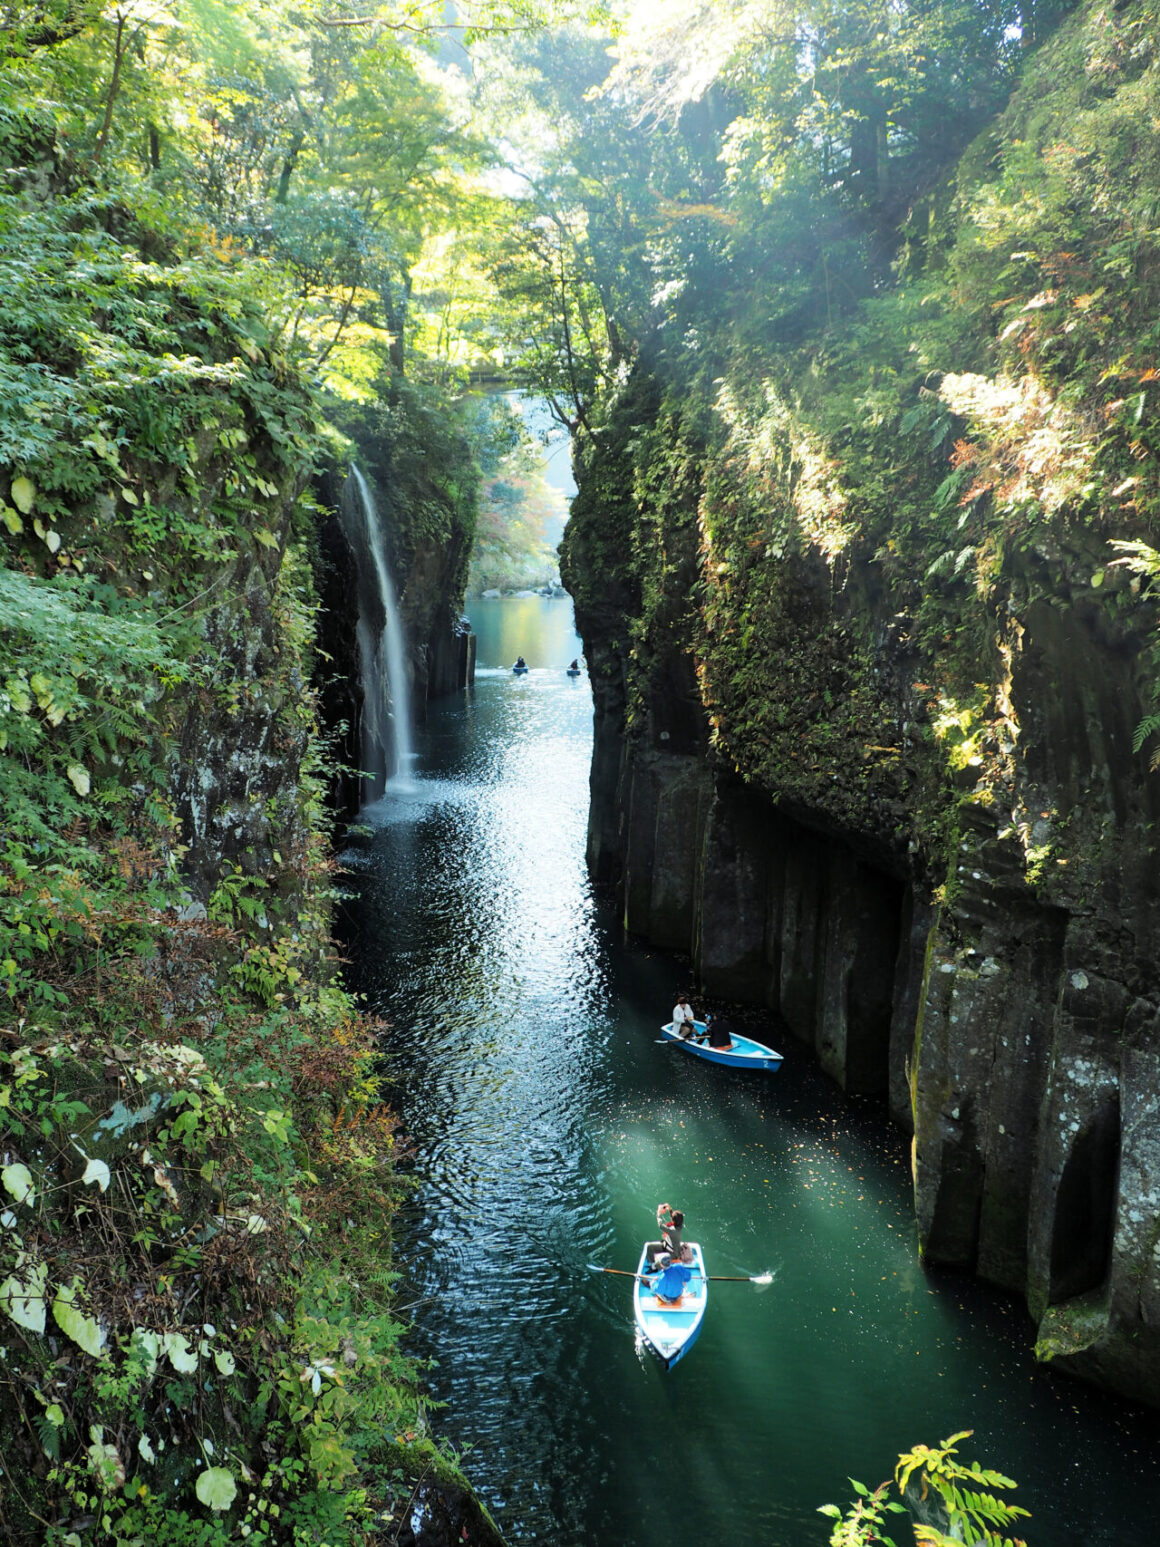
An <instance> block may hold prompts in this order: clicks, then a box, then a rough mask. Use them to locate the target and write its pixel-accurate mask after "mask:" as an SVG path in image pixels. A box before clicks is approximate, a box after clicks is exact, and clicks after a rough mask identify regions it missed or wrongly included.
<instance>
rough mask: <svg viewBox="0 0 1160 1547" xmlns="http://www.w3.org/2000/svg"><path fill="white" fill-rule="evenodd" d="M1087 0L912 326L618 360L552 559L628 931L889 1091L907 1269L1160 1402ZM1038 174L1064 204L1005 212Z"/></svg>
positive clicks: (1140, 282)
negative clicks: (591, 717) (960, 1272)
mask: <svg viewBox="0 0 1160 1547" xmlns="http://www.w3.org/2000/svg"><path fill="white" fill-rule="evenodd" d="M1101 17H1102V19H1101ZM1101 17H1097V16H1096V15H1095V13H1094V12H1090V13H1085V14H1084V15H1082V16H1080V17H1077V18H1076V20H1075V22H1074V24H1073V25H1071V26H1069V27H1067V28H1065V29H1064V30H1063V31H1062V32H1061V33H1060V35H1059V37H1058V39H1057V40H1056V42H1055V43H1054V44H1053V45H1051V46H1049V47H1048V48H1047V49H1046V50H1044V51H1043V54H1042V56H1041V58H1040V60H1039V63H1038V65H1037V66H1036V67H1035V68H1034V69H1033V70H1032V71H1031V73H1030V76H1029V78H1028V80H1027V83H1026V86H1025V88H1024V93H1023V94H1021V95H1020V96H1019V97H1017V98H1016V99H1015V100H1014V101H1013V103H1012V104H1011V106H1010V108H1009V109H1008V111H1007V114H1006V116H1005V117H1004V118H1003V119H1002V120H1000V122H999V123H998V124H997V125H996V126H995V127H994V129H993V130H992V131H990V132H989V133H988V135H987V136H985V137H984V140H985V144H981V145H980V146H977V147H975V149H974V150H973V151H972V152H971V153H970V155H968V157H967V158H966V160H965V161H964V163H963V165H962V167H961V168H960V171H959V179H958V187H957V193H956V195H955V199H956V224H955V228H954V231H953V232H952V234H951V235H950V236H949V237H948V246H947V248H946V250H945V251H944V252H943V254H942V255H941V259H940V262H939V265H938V268H937V271H935V270H932V269H931V268H929V267H928V268H927V269H926V270H924V272H923V273H922V275H921V276H920V277H919V279H918V281H917V284H918V286H920V287H921V292H922V302H921V304H922V306H923V307H925V308H928V310H927V312H926V313H925V316H926V317H927V318H928V319H930V318H933V316H934V314H935V313H938V315H939V317H940V318H941V323H940V325H939V326H934V327H930V328H928V326H927V323H926V322H925V321H923V320H921V318H920V314H919V312H918V311H917V310H916V309H915V308H914V305H913V303H914V301H915V299H916V293H917V292H916V291H913V290H910V289H908V285H907V283H906V282H901V283H899V284H898V285H897V288H896V290H895V291H894V293H893V295H892V296H891V297H890V298H877V299H876V300H875V301H874V302H873V303H872V304H866V305H863V306H861V307H857V308H854V307H851V309H850V310H849V312H848V313H847V314H846V316H845V318H844V320H842V321H841V322H839V323H838V324H836V325H835V331H834V332H831V333H828V334H827V336H826V338H825V339H824V340H815V341H813V342H812V343H811V342H808V341H807V342H806V343H804V344H800V345H795V347H794V348H793V350H792V351H791V350H788V349H786V348H782V349H781V350H780V351H778V350H777V349H775V348H774V347H773V346H772V345H771V346H770V353H769V356H768V358H767V359H766V360H765V361H764V362H763V363H764V367H765V369H764V370H760V369H758V368H757V367H755V365H754V362H753V360H752V358H748V359H746V360H744V361H740V360H734V361H733V362H732V363H731V364H727V365H726V367H725V369H724V371H723V374H721V375H719V376H718V377H717V378H716V380H715V381H714V384H713V387H712V389H709V390H707V389H706V388H705V387H704V385H703V384H702V383H703V376H702V377H699V378H698V377H695V376H693V375H690V374H686V375H683V376H682V374H681V372H680V369H679V367H675V366H674V364H673V362H672V356H671V353H670V354H669V355H664V354H662V353H661V352H660V351H659V350H658V351H656V352H655V353H654V354H651V355H650V351H649V349H648V348H647V347H643V348H642V351H641V354H640V357H639V359H638V362H637V364H636V366H635V368H634V371H633V373H632V374H631V376H630V377H629V378H628V380H627V381H626V382H625V383H624V384H623V385H622V387H621V388H620V390H619V392H618V394H617V395H616V397H615V398H614V399H613V400H611V401H610V402H609V403H607V404H606V405H605V411H604V416H603V419H602V421H601V424H600V426H599V429H598V433H597V434H596V436H595V437H594V438H592V439H590V440H588V441H587V442H586V443H585V444H584V445H583V446H582V447H581V448H580V449H579V452H578V457H577V462H578V481H579V485H580V493H579V495H578V497H577V499H576V501H575V504H574V507H573V514H572V521H571V524H570V527H569V530H568V533H567V535H566V538H565V545H564V565H563V574H564V578H565V583H566V584H567V585H568V587H569V589H570V590H571V591H572V592H573V595H574V597H575V600H576V610H577V620H578V626H579V629H580V632H581V634H582V636H583V638H584V643H585V650H586V653H587V657H588V662H589V668H590V676H591V680H592V686H593V694H594V699H595V727H596V744H595V753H594V761H593V769H592V816H591V824H590V829H589V861H590V866H591V869H592V872H593V874H594V876H595V877H596V878H597V879H598V880H600V881H602V882H607V883H611V884H614V885H615V886H616V887H617V888H618V890H619V895H620V897H621V899H622V903H623V914H624V920H625V924H626V926H627V927H628V928H629V929H630V930H631V931H632V932H634V933H636V934H639V935H641V936H643V937H645V938H647V939H649V940H651V941H653V942H655V943H657V944H659V945H664V946H667V947H671V948H675V949H678V950H680V951H683V952H687V953H688V954H689V955H690V956H691V957H692V959H693V962H694V966H695V970H696V972H697V974H698V976H699V979H700V981H701V982H702V984H703V985H704V988H705V989H706V991H709V992H712V993H714V994H718V995H721V996H726V997H729V998H732V999H735V1000H738V1001H747V1002H750V1003H752V1004H755V1005H763V1006H766V1007H768V1008H769V1009H770V1010H771V1011H773V1012H776V1014H777V1016H778V1017H779V1018H780V1020H781V1022H782V1023H783V1026H784V1029H785V1031H786V1033H787V1034H788V1035H791V1036H792V1037H793V1038H795V1039H796V1040H797V1041H799V1042H800V1043H803V1044H805V1045H806V1046H807V1047H809V1048H810V1049H812V1051H813V1053H814V1054H815V1055H816V1056H817V1058H818V1060H819V1062H820V1064H821V1065H822V1067H823V1068H824V1069H825V1070H826V1071H827V1072H829V1073H830V1074H831V1075H832V1076H833V1078H834V1079H835V1080H836V1081H837V1082H838V1083H839V1084H840V1085H842V1086H843V1087H844V1088H845V1089H846V1090H848V1091H850V1092H859V1093H866V1094H876V1095H880V1096H881V1097H882V1098H883V1100H884V1102H885V1103H886V1104H887V1105H888V1108H889V1111H890V1113H891V1115H892V1117H893V1118H894V1119H895V1121H896V1122H898V1123H899V1124H901V1125H903V1126H904V1127H906V1128H907V1129H908V1130H910V1131H911V1132H912V1133H913V1139H914V1145H913V1167H914V1192H915V1209H916V1214H917V1219H918V1226H919V1236H920V1242H921V1248H922V1252H923V1255H924V1257H925V1259H926V1260H927V1261H928V1262H930V1263H936V1264H946V1265H950V1266H953V1267H955V1268H959V1269H965V1270H969V1271H974V1272H976V1273H978V1274H979V1275H980V1276H982V1277H983V1278H985V1279H987V1280H988V1281H990V1282H992V1283H994V1284H996V1285H998V1286H1001V1287H1002V1288H1003V1289H1005V1290H1008V1291H1011V1292H1014V1293H1016V1294H1019V1295H1021V1296H1022V1297H1023V1298H1024V1299H1025V1301H1026V1303H1027V1305H1028V1307H1029V1309H1030V1311H1031V1313H1032V1315H1033V1316H1034V1317H1035V1319H1036V1321H1037V1322H1038V1326H1039V1339H1038V1352H1039V1354H1040V1356H1041V1357H1042V1358H1044V1359H1048V1360H1051V1361H1052V1363H1053V1364H1054V1365H1055V1366H1056V1367H1058V1368H1060V1369H1064V1370H1066V1371H1068V1372H1070V1373H1073V1374H1076V1375H1080V1376H1083V1377H1086V1378H1089V1379H1091V1380H1093V1381H1096V1382H1098V1383H1101V1384H1104V1385H1106V1386H1109V1387H1111V1388H1114V1389H1116V1390H1117V1391H1119V1392H1122V1393H1124V1394H1126V1395H1127V1396H1129V1397H1131V1398H1134V1399H1138V1400H1142V1401H1145V1402H1150V1403H1160V1246H1158V1242H1160V1101H1158V1099H1157V1092H1158V1091H1160V865H1158V863H1157V860H1158V855H1157V832H1158V831H1160V827H1158V823H1160V772H1157V771H1156V770H1154V769H1152V768H1150V761H1149V753H1150V744H1149V743H1148V742H1147V739H1146V738H1145V741H1144V744H1143V745H1138V744H1137V745H1134V742H1138V740H1139V738H1138V737H1136V734H1135V733H1136V728H1137V726H1139V725H1140V724H1141V721H1142V720H1143V719H1144V717H1145V716H1146V715H1147V713H1148V712H1149V710H1150V708H1151V706H1152V705H1153V704H1154V702H1155V692H1156V681H1157V676H1158V675H1160V673H1158V669H1157V654H1156V638H1157V627H1158V624H1160V616H1158V609H1157V605H1156V599H1155V597H1154V596H1153V595H1150V594H1149V589H1148V583H1147V581H1146V580H1144V581H1142V578H1141V575H1140V573H1139V572H1138V571H1137V570H1134V569H1133V568H1132V567H1130V566H1124V565H1123V564H1120V563H1117V556H1118V555H1120V556H1122V555H1124V554H1125V551H1126V550H1124V549H1122V548H1121V549H1117V548H1116V547H1115V546H1114V543H1115V542H1116V541H1117V540H1120V541H1127V542H1132V541H1137V542H1138V541H1144V542H1148V541H1149V540H1151V541H1152V542H1153V543H1154V542H1155V522H1154V517H1153V515H1152V514H1151V512H1153V511H1154V510H1155V508H1156V497H1157V494H1158V493H1160V462H1158V461H1157V457H1156V452H1155V449H1154V448H1155V446H1156V444H1157V442H1156V433H1155V425H1156V423H1157V422H1158V420H1157V415H1158V414H1160V403H1157V401H1156V389H1155V388H1154V387H1153V385H1152V382H1153V379H1154V378H1155V375H1156V373H1155V371H1154V369H1152V366H1151V365H1150V364H1149V361H1148V359H1147V358H1146V356H1147V349H1146V348H1144V347H1143V346H1141V345H1140V344H1139V340H1140V339H1144V338H1146V337H1148V336H1150V335H1149V328H1150V327H1151V326H1152V322H1151V321H1150V320H1149V319H1150V318H1153V316H1154V312H1153V310H1152V309H1153V308H1154V306H1155V302H1156V299H1157V287H1158V280H1157V276H1158V275H1160V251H1158V250H1157V247H1156V241H1155V235H1154V232H1151V234H1149V233H1150V231H1151V228H1150V226H1148V222H1147V219H1146V218H1145V216H1144V215H1143V214H1142V206H1139V207H1138V206H1137V204H1136V203H1134V202H1133V198H1134V195H1132V193H1131V189H1132V188H1134V187H1135V186H1137V182H1138V179H1139V177H1140V176H1141V175H1142V172H1141V169H1140V167H1139V166H1138V165H1137V164H1136V163H1135V162H1133V164H1132V165H1131V166H1129V165H1128V164H1127V163H1125V162H1122V161H1121V162H1119V163H1117V162H1116V160H1115V157H1116V155H1117V154H1119V155H1124V154H1126V153H1127V150H1126V148H1127V145H1128V143H1129V140H1131V143H1132V144H1133V145H1135V146H1136V147H1137V149H1136V151H1133V152H1132V155H1133V156H1134V155H1138V154H1139V149H1138V147H1139V145H1140V144H1142V143H1144V142H1143V141H1139V140H1137V139H1132V138H1131V137H1130V136H1127V137H1123V138H1121V140H1120V141H1119V142H1117V141H1116V140H1115V137H1114V135H1112V133H1111V130H1110V124H1111V123H1112V121H1113V120H1115V121H1116V122H1118V123H1119V124H1120V126H1121V129H1122V127H1123V125H1124V123H1125V122H1126V121H1127V120H1128V119H1129V118H1130V117H1131V116H1132V115H1133V114H1138V113H1140V112H1142V111H1145V109H1144V107H1143V104H1144V103H1145V102H1147V103H1149V104H1151V106H1150V107H1149V108H1148V109H1147V111H1150V112H1151V111H1155V110H1156V108H1157V105H1158V93H1160V88H1158V72H1157V68H1156V62H1155V58H1154V45H1153V44H1151V43H1148V42H1145V41H1144V34H1143V33H1142V32H1141V31H1140V26H1139V22H1140V18H1139V17H1138V16H1134V15H1133V14H1132V13H1131V12H1124V13H1120V16H1119V19H1118V20H1116V19H1113V20H1109V19H1108V17H1107V16H1106V15H1103V14H1102V13H1101ZM1132 49H1136V50H1141V49H1142V50H1143V54H1140V53H1136V54H1134V55H1132V58H1131V60H1129V54H1130V53H1131V50H1132ZM1085 51H1086V52H1085ZM1093 51H1094V52H1093ZM1101 51H1102V52H1101ZM1097 55H1098V56H1099V57H1102V58H1106V59H1112V58H1114V59H1115V60H1117V61H1119V62H1120V63H1119V64H1118V65H1117V70H1118V71H1119V73H1118V74H1117V73H1116V71H1112V72H1111V73H1108V72H1103V73H1101V74H1100V75H1099V80H1098V82H1096V81H1095V80H1094V78H1093V74H1092V70H1093V66H1092V64H1091V60H1092V59H1093V58H1094V57H1096V56H1097ZM1145 56H1146V61H1147V62H1144V59H1145ZM1085 61H1086V63H1085ZM1085 71H1086V72H1087V73H1086V75H1085ZM1065 81H1066V82H1069V83H1070V87H1069V89H1070V92H1071V94H1070V96H1067V97H1065V96H1064V95H1063V94H1062V93H1063V89H1064V88H1063V84H1062V83H1063V82H1065ZM1077 81H1079V82H1080V83H1081V84H1080V86H1079V87H1078V88H1077V87H1076V84H1075V83H1076V82H1077ZM1085 83H1086V84H1085ZM1089 88H1090V89H1089ZM1053 114H1054V115H1055V116H1054V117H1053ZM1133 121H1135V120H1134V119H1133ZM1140 122H1142V120H1140ZM1064 143H1068V144H1075V143H1081V144H1083V145H1085V146H1088V147H1091V148H1092V155H1093V157H1094V160H1093V161H1091V162H1088V163H1085V164H1082V165H1081V161H1080V160H1077V159H1075V158H1072V159H1068V158H1067V157H1065V156H1062V153H1061V152H1060V150H1059V147H1060V145H1061V144H1064ZM1093 177H1099V178H1102V179H1105V183H1104V184H1103V186H1105V187H1108V186H1110V187H1112V188H1114V189H1119V190H1121V193H1119V194H1116V195H1115V196H1114V197H1113V196H1109V199H1108V204H1109V206H1110V205H1114V206H1115V212H1114V214H1112V213H1110V212H1105V214H1101V213H1100V206H1099V201H1098V200H1096V199H1094V198H1089V197H1088V194H1087V191H1085V190H1088V180H1089V179H1091V178H1093ZM1089 191H1090V190H1089ZM1065 192H1066V193H1067V194H1068V196H1069V197H1071V198H1072V199H1073V201H1076V202H1074V204H1073V205H1072V206H1071V207H1074V208H1079V207H1081V202H1080V201H1086V202H1082V208H1084V209H1088V208H1093V209H1094V210H1095V213H1094V214H1093V216H1092V219H1091V220H1090V221H1088V220H1086V219H1085V220H1082V221H1077V222H1075V223H1074V225H1073V226H1072V228H1071V229H1069V230H1068V231H1067V233H1066V237H1064V236H1063V235H1061V233H1060V231H1059V230H1058V229H1048V227H1047V225H1046V224H1045V225H1044V226H1043V227H1041V228H1038V229H1035V230H1034V231H1029V229H1028V224H1029V221H1031V220H1032V217H1030V216H1029V215H1028V209H1029V207H1030V206H1029V203H1028V201H1029V200H1030V199H1032V197H1033V195H1034V194H1038V195H1043V196H1047V197H1048V201H1049V202H1051V201H1055V200H1057V199H1060V198H1062V196H1063V194H1064V193H1065ZM1054 207H1058V204H1056V205H1055V206H1054ZM1046 218H1047V217H1044V219H1045V220H1046ZM1112 225H1115V227H1116V229H1117V230H1118V231H1119V232H1120V234H1121V237H1122V238H1123V239H1125V240H1129V239H1130V240H1131V241H1132V242H1133V243H1135V246H1134V249H1133V250H1134V251H1136V253H1137V255H1138V259H1139V261H1138V262H1136V263H1135V264H1134V265H1132V266H1130V268H1129V269H1127V270H1124V271H1123V273H1122V274H1120V275H1119V276H1118V277H1117V276H1115V275H1111V274H1110V272H1109V270H1108V268H1107V265H1106V264H1103V263H1102V261H1101V257H1100V254H1101V252H1102V251H1103V246H1102V244H1104V243H1106V242H1107V241H1109V240H1110V230H1111V226H1112ZM983 232H985V233H986V235H985V236H984V235H982V234H981V233H983ZM996 233H998V234H996ZM1016 248H1019V249H1020V251H1019V252H1017V253H1016V257H1017V258H1018V257H1020V256H1021V260H1026V261H1027V264H1028V266H1027V267H1026V269H1021V270H1018V272H1017V273H1016V274H1014V275H1013V272H1012V269H1011V267H1010V266H1007V267H1005V268H1003V269H1002V272H1001V274H1000V271H999V265H998V260H997V259H993V257H992V255H993V254H994V253H996V252H1002V253H1003V254H1007V253H1008V252H1015V250H1016ZM1064 248H1066V260H1065V259H1064V258H1063V257H1060V253H1061V252H1062V251H1063V250H1064ZM1026 249H1033V251H1032V256H1033V257H1034V260H1035V261H1034V262H1033V263H1032V262H1031V261H1030V259H1029V258H1028V252H1027V250H1026ZM1069 264H1070V265H1074V268H1072V269H1070V270H1069V271H1068V273H1067V275H1066V276H1065V277H1064V278H1062V279H1060V278H1059V276H1060V274H1061V273H1063V270H1064V269H1065V268H1067V265H1069ZM1097 270H1098V271H1099V278H1100V283H1102V284H1104V287H1105V288H1104V290H1101V291H1100V293H1099V295H1098V296H1097V295H1095V293H1094V292H1095V290H1096V289H1097V285H1096V284H1095V283H1092V284H1090V285H1089V284H1088V280H1087V276H1088V275H1090V274H1093V273H1095V272H1096V271H1097ZM1051 274H1054V275H1055V276H1056V278H1055V279H1054V280H1053V279H1051V278H1050V277H1049V275H1051ZM1081 275H1082V276H1084V277H1083V278H1081V277H1080V276H1081ZM1093 313H1098V320H1097V319H1096V317H1094V316H1093ZM994 317H997V318H998V322H997V323H996V322H994V321H993V320H992V319H993V318H994ZM843 328H844V329H845V330H846V331H845V336H844V337H843V336H842V329H843ZM1129 390H1130V391H1131V392H1132V394H1133V395H1132V396H1131V397H1128V396H1127V395H1126V394H1127V393H1128V392H1129ZM1137 412H1138V414H1139V416H1140V417H1139V420H1138V421H1137V420H1136V418H1135V415H1136V414H1137ZM1127 553H1128V556H1129V557H1131V551H1130V550H1128V551H1127Z"/></svg>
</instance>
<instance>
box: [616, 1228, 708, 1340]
mask: <svg viewBox="0 0 1160 1547" xmlns="http://www.w3.org/2000/svg"><path fill="white" fill-rule="evenodd" d="M685 1244H686V1246H687V1247H688V1248H689V1251H690V1252H691V1254H692V1261H691V1262H690V1263H688V1268H689V1279H688V1282H687V1283H686V1285H685V1288H684V1292H683V1293H682V1295H681V1298H680V1299H679V1300H678V1301H676V1303H675V1304H669V1303H668V1302H667V1301H665V1300H658V1299H657V1296H656V1293H655V1291H654V1288H653V1286H654V1285H655V1283H656V1281H657V1279H658V1278H660V1273H659V1271H658V1272H654V1273H650V1272H649V1271H648V1247H647V1246H645V1248H644V1249H643V1250H642V1252H641V1254H640V1266H639V1267H638V1268H637V1270H636V1272H637V1277H636V1282H635V1284H634V1285H633V1287H632V1305H633V1312H634V1314H635V1317H636V1325H637V1330H638V1331H639V1333H640V1335H641V1337H642V1338H643V1339H644V1343H645V1346H646V1347H647V1348H648V1349H649V1350H650V1351H651V1352H652V1353H654V1354H655V1355H656V1356H657V1358H658V1359H659V1360H660V1362H661V1363H662V1364H663V1365H664V1367H665V1369H666V1370H671V1369H672V1367H673V1365H674V1364H676V1362H677V1360H678V1359H683V1358H684V1356H685V1355H686V1354H687V1353H688V1351H689V1349H690V1348H692V1346H693V1344H694V1343H695V1342H696V1341H697V1335H698V1333H699V1332H700V1330H701V1323H702V1322H703V1321H704V1319H705V1306H706V1305H707V1304H708V1301H709V1281H708V1279H707V1278H706V1276H705V1259H704V1257H702V1255H701V1248H700V1247H699V1246H698V1245H697V1243H696V1241H686V1243H685Z"/></svg>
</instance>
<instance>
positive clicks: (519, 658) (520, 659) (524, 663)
mask: <svg viewBox="0 0 1160 1547" xmlns="http://www.w3.org/2000/svg"><path fill="white" fill-rule="evenodd" d="M527 664H528V663H527V661H525V660H524V658H523V656H522V655H517V656H516V664H515V670H516V671H518V670H519V669H520V667H521V666H523V667H526V666H527Z"/></svg>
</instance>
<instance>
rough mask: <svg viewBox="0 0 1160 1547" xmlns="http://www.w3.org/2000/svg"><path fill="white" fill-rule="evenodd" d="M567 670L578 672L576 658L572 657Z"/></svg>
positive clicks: (578, 664)
mask: <svg viewBox="0 0 1160 1547" xmlns="http://www.w3.org/2000/svg"><path fill="white" fill-rule="evenodd" d="M568 670H569V671H579V670H580V660H579V657H578V656H574V657H573V658H572V662H571V664H570V665H569V667H568Z"/></svg>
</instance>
